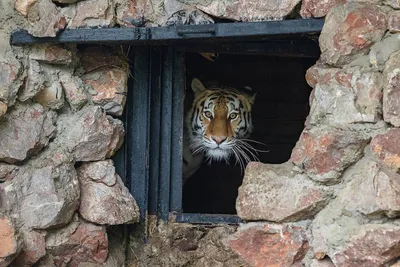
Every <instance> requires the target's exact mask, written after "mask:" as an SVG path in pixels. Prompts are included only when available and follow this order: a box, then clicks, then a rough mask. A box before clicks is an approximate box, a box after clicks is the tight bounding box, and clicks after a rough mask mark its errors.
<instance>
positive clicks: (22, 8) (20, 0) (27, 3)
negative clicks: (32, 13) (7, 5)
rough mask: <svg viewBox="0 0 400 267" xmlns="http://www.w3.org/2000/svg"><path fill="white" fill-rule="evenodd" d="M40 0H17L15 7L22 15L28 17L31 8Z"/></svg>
mask: <svg viewBox="0 0 400 267" xmlns="http://www.w3.org/2000/svg"><path fill="white" fill-rule="evenodd" d="M37 1H38V0H15V5H14V8H15V10H17V11H18V12H19V13H20V14H21V15H22V16H24V17H26V16H27V15H28V11H29V9H31V7H32V6H33V5H34V4H35V3H36V2H37Z"/></svg>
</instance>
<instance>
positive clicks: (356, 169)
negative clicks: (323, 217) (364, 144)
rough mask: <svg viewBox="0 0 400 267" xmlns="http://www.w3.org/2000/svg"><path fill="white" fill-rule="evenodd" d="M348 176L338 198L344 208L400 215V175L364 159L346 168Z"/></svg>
mask: <svg viewBox="0 0 400 267" xmlns="http://www.w3.org/2000/svg"><path fill="white" fill-rule="evenodd" d="M343 179H344V180H349V182H348V183H347V184H346V186H345V188H344V189H342V190H341V191H340V192H339V194H338V196H337V199H338V201H340V202H342V203H343V204H344V210H346V211H349V212H361V213H362V214H364V215H366V216H369V217H378V216H381V215H386V216H387V217H389V218H394V217H397V216H399V215H400V175H399V174H396V173H393V172H391V171H389V170H385V169H384V168H382V167H380V166H379V164H377V163H376V162H374V161H371V160H365V159H363V160H361V161H359V162H358V163H357V164H356V165H354V166H353V167H352V168H351V170H349V171H348V172H346V173H345V174H344V177H343Z"/></svg>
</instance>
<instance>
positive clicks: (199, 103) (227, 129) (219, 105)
mask: <svg viewBox="0 0 400 267" xmlns="http://www.w3.org/2000/svg"><path fill="white" fill-rule="evenodd" d="M191 87H192V90H193V91H194V94H195V98H194V101H193V105H192V108H191V111H190V112H189V113H188V116H187V118H186V125H187V127H188V130H189V131H188V132H189V141H190V148H191V151H192V153H193V154H195V153H200V152H201V153H204V155H205V156H206V157H207V158H208V159H209V160H217V161H221V160H225V161H228V159H229V158H230V156H231V155H234V156H235V157H236V159H237V160H238V161H239V162H241V161H240V156H243V153H244V151H243V150H244V149H246V148H243V142H241V139H243V138H247V137H248V136H249V135H250V134H251V133H252V132H253V124H252V121H251V108H252V105H253V103H254V99H255V94H254V95H250V94H247V93H244V92H241V91H239V90H237V89H234V88H226V87H218V86H213V87H209V88H206V87H205V86H204V85H203V84H202V82H201V81H200V80H199V79H197V78H194V79H193V81H192V83H191ZM241 144H242V145H241Z"/></svg>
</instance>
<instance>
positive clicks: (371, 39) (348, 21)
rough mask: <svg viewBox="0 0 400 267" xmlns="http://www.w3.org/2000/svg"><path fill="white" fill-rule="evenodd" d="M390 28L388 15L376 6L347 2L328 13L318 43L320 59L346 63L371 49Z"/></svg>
mask: <svg viewBox="0 0 400 267" xmlns="http://www.w3.org/2000/svg"><path fill="white" fill-rule="evenodd" d="M386 29H387V19H386V14H385V13H384V12H383V11H381V10H380V9H379V8H378V7H377V6H376V5H370V4H365V3H347V4H345V5H340V6H336V7H334V8H333V9H332V11H331V12H330V13H329V14H328V15H327V16H326V19H325V24H324V27H323V29H322V32H321V35H320V38H319V44H320V49H321V61H322V62H324V63H326V64H329V65H332V66H343V65H345V64H347V63H349V62H351V61H353V60H354V59H355V58H356V57H358V56H359V55H362V54H366V53H368V52H369V48H370V47H371V45H372V44H374V43H376V42H378V41H380V40H381V39H382V37H383V35H384V34H385V31H386Z"/></svg>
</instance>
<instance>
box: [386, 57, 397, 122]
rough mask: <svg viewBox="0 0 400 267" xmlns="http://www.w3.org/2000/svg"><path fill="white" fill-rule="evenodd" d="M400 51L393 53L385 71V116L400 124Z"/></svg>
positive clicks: (387, 120)
mask: <svg viewBox="0 0 400 267" xmlns="http://www.w3.org/2000/svg"><path fill="white" fill-rule="evenodd" d="M399 69H400V51H397V52H395V53H393V54H392V55H391V56H390V58H389V60H388V61H387V62H386V65H385V70H384V72H383V118H384V120H385V121H386V122H389V123H391V124H392V125H394V126H396V127H399V126H400V71H399Z"/></svg>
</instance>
